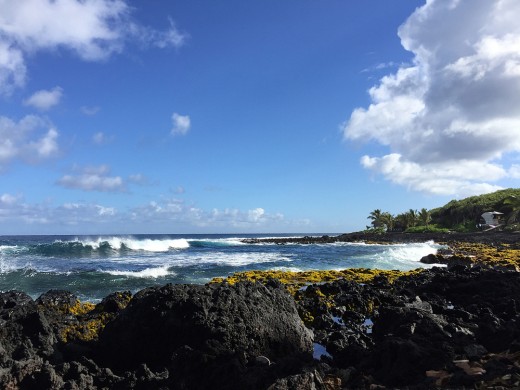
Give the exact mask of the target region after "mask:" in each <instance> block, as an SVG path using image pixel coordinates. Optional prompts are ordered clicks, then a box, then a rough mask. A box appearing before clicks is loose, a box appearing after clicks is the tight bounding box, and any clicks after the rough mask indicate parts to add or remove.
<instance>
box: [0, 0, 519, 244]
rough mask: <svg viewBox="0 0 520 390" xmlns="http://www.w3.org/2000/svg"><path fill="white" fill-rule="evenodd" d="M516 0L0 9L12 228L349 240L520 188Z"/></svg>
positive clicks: (201, 0)
mask: <svg viewBox="0 0 520 390" xmlns="http://www.w3.org/2000/svg"><path fill="white" fill-rule="evenodd" d="M518 20H520V3H519V2H518V1H517V0H496V1H489V0H428V1H424V0H421V1H420V0H407V1H392V2H390V1H387V0H364V1H345V0H328V1H316V0H284V1H277V0H261V1H260V0H252V1H247V2H245V1H242V0H223V1H213V0H190V1H181V0H155V1H153V2H144V1H136V0H135V1H134V0H81V1H80V0H19V1H12V0H0V234H3V235H10V234H132V233H133V234H137V233H171V234H173V233H178V234H183V233H184V234H188V233H192V234H193V233H201V234H206V233H287V232H295V233H296V232H299V233H342V232H349V231H356V230H362V229H364V228H365V226H366V225H368V224H369V221H368V220H367V216H368V215H369V213H370V212H371V211H372V210H374V209H382V210H384V211H389V212H391V213H393V214H397V213H400V212H404V211H407V210H409V209H420V208H423V207H425V208H427V209H431V208H434V207H439V206H442V205H444V204H445V203H447V202H448V201H450V200H451V199H460V198H464V197H466V196H470V195H478V194H483V193H488V192H493V191H496V190H498V189H502V188H510V187H519V184H520V104H519V103H518V102H519V101H520V100H519V98H520V25H519V24H518V22H517V21H518Z"/></svg>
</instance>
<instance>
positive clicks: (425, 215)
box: [418, 208, 432, 226]
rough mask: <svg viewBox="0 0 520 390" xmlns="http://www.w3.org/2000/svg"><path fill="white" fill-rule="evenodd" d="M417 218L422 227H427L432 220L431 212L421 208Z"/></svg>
mask: <svg viewBox="0 0 520 390" xmlns="http://www.w3.org/2000/svg"><path fill="white" fill-rule="evenodd" d="M418 217H419V221H420V223H421V225H422V226H428V225H429V224H430V222H431V220H432V214H431V212H430V211H429V210H426V209H425V208H422V209H421V211H419V215H418Z"/></svg>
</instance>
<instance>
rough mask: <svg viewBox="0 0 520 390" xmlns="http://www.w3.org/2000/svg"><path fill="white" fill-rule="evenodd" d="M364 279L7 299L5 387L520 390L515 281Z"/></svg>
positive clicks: (445, 275)
mask: <svg viewBox="0 0 520 390" xmlns="http://www.w3.org/2000/svg"><path fill="white" fill-rule="evenodd" d="M347 236H348V239H351V238H353V235H343V236H339V237H347ZM430 237H431V236H430ZM497 237H498V236H497V235H494V236H493V237H492V238H490V236H487V238H486V240H488V238H489V241H486V242H487V243H490V242H494V243H497V242H499V241H497V240H498V238H497ZM508 237H509V238H504V239H505V240H508V241H500V243H501V244H504V245H508V247H511V246H515V245H516V241H514V240H513V238H512V237H514V236H508ZM516 237H518V236H516ZM378 238H379V239H378V240H377V241H379V242H381V237H378ZM322 239H323V240H325V238H322ZM385 239H387V240H388V242H395V241H391V240H394V239H396V238H394V237H393V236H388V237H386V238H385ZM428 239H432V238H428ZM480 239H481V238H480V237H478V238H474V240H480ZM420 240H423V241H424V239H420ZM435 240H437V239H435ZM491 240H493V241H491ZM363 241H368V240H367V238H366V236H365V238H364V239H363ZM374 241H376V240H374ZM402 241H404V240H401V241H399V242H402ZM465 242H473V243H475V242H478V243H481V242H482V241H470V239H469V238H467V239H466V240H465ZM300 243H303V242H300ZM352 272H353V274H355V273H356V271H355V270H354V271H352ZM362 272H365V271H363V270H359V273H362ZM345 275H347V274H345ZM390 275H391V276H392V278H389V276H390ZM394 276H395V277H394ZM353 280H357V279H353ZM359 280H363V281H364V282H363V283H359V282H355V281H352V280H349V278H348V277H342V278H340V279H337V280H332V281H327V282H320V283H314V284H309V285H305V286H304V287H300V288H298V289H296V290H292V293H289V290H288V289H287V288H286V286H285V285H284V284H282V283H281V282H280V281H279V280H278V279H273V278H267V279H265V280H262V282H252V281H248V280H239V281H236V282H233V283H232V282H231V280H230V281H227V280H224V281H220V282H219V283H212V284H208V285H204V286H201V285H171V284H170V285H166V286H163V287H151V288H147V289H144V290H142V291H140V292H138V293H136V294H135V295H133V296H132V295H131V294H130V293H129V292H119V293H114V294H111V295H110V296H108V297H106V298H105V299H104V300H103V301H102V302H100V303H99V304H97V305H93V304H89V303H81V302H79V301H78V300H77V298H76V297H75V296H74V295H73V294H71V293H69V292H66V291H56V290H54V291H49V292H48V293H46V294H43V295H42V296H41V297H39V298H38V299H36V300H33V299H32V298H31V297H29V296H27V295H26V294H24V293H23V292H18V291H10V292H3V293H0V384H1V385H2V386H1V388H5V389H208V388H212V389H270V390H285V389H323V390H325V389H327V390H330V389H358V388H359V389H382V388H389V389H394V388H409V389H424V388H466V389H468V388H476V389H480V388H482V389H484V388H519V387H520V273H518V272H515V271H511V270H506V269H497V268H496V267H488V266H481V265H474V264H469V265H460V264H457V265H453V266H451V267H450V268H433V269H430V270H424V271H422V272H419V271H418V272H411V273H406V274H402V275H393V274H391V273H386V274H385V273H381V274H378V273H377V272H374V273H372V274H370V277H368V278H367V277H364V278H363V279H359Z"/></svg>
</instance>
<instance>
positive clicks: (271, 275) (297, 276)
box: [211, 268, 422, 295]
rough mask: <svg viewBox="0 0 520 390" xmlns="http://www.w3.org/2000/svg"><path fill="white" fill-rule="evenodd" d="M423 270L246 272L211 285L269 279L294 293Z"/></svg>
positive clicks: (353, 269) (360, 269) (216, 280)
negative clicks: (318, 285) (312, 286)
mask: <svg viewBox="0 0 520 390" xmlns="http://www.w3.org/2000/svg"><path fill="white" fill-rule="evenodd" d="M421 270H422V269H417V270H413V271H398V270H380V269H368V268H349V269H344V270H340V271H338V270H316V271H300V272H294V271H272V270H268V271H244V272H236V273H234V274H232V275H230V276H228V277H227V278H214V279H213V280H212V281H211V283H222V282H226V283H229V284H235V283H237V282H239V281H253V282H261V283H265V282H266V281H267V280H269V279H277V280H279V281H280V282H281V283H282V284H283V285H285V287H286V288H287V290H288V291H289V292H290V293H291V294H293V295H294V293H295V292H296V291H297V290H298V289H299V288H301V287H303V286H305V285H309V284H313V283H323V282H331V281H334V280H337V279H346V280H350V281H353V282H356V283H370V282H371V281H372V280H373V279H374V278H375V277H377V276H384V277H386V278H387V279H388V280H389V282H392V281H394V280H395V279H397V278H398V277H400V276H404V275H410V274H413V273H417V272H420V271H421Z"/></svg>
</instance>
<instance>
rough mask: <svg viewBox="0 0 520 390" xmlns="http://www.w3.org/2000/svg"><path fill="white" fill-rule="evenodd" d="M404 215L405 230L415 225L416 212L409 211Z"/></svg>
mask: <svg viewBox="0 0 520 390" xmlns="http://www.w3.org/2000/svg"><path fill="white" fill-rule="evenodd" d="M405 215H406V227H407V228H409V227H413V226H415V225H417V219H418V218H417V210H413V209H410V210H408V212H406V213H405Z"/></svg>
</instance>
